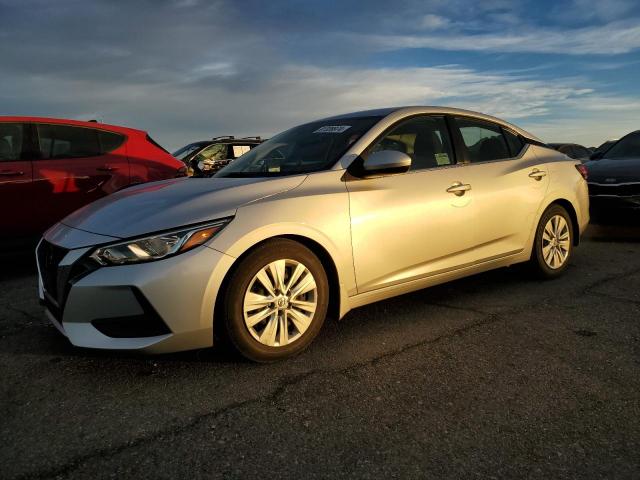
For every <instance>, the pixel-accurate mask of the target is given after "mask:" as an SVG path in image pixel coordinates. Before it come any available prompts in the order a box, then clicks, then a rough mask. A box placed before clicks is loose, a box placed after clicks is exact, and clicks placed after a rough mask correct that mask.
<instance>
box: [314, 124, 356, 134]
mask: <svg viewBox="0 0 640 480" xmlns="http://www.w3.org/2000/svg"><path fill="white" fill-rule="evenodd" d="M350 128H351V125H325V126H324V127H320V128H319V129H317V130H316V131H315V132H313V133H343V132H346V131H347V130H349V129H350Z"/></svg>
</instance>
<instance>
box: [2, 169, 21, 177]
mask: <svg viewBox="0 0 640 480" xmlns="http://www.w3.org/2000/svg"><path fill="white" fill-rule="evenodd" d="M0 175H2V176H3V177H21V176H22V175H24V172H18V171H17V170H2V171H1V172H0Z"/></svg>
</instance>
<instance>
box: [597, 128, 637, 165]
mask: <svg viewBox="0 0 640 480" xmlns="http://www.w3.org/2000/svg"><path fill="white" fill-rule="evenodd" d="M604 156H605V158H615V159H620V158H639V157H640V132H634V133H630V134H629V135H627V136H626V137H624V138H622V139H621V140H620V141H619V142H618V143H616V144H615V145H614V146H613V147H611V148H610V149H609V150H607V151H606V153H605V154H604Z"/></svg>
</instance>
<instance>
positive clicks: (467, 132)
mask: <svg viewBox="0 0 640 480" xmlns="http://www.w3.org/2000/svg"><path fill="white" fill-rule="evenodd" d="M455 123H456V125H457V126H458V129H459V130H460V134H461V135H462V141H463V142H464V145H465V147H467V160H468V161H470V162H471V163H477V162H488V161H491V160H500V159H503V158H509V157H510V156H511V155H510V154H509V148H508V147H507V142H506V140H505V138H504V136H503V135H502V129H501V128H500V127H499V126H498V125H494V124H492V123H488V122H482V121H479V120H471V119H467V118H456V119H455Z"/></svg>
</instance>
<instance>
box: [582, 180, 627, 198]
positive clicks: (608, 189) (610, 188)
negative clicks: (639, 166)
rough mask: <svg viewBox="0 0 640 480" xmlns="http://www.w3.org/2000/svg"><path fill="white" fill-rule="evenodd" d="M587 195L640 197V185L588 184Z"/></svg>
mask: <svg viewBox="0 0 640 480" xmlns="http://www.w3.org/2000/svg"><path fill="white" fill-rule="evenodd" d="M589 195H591V196H594V197H597V196H606V195H610V196H615V197H634V196H637V195H640V183H621V184H612V185H605V184H602V183H590V184H589Z"/></svg>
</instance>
